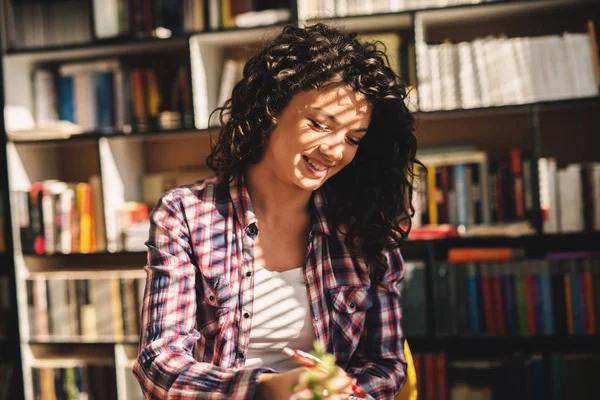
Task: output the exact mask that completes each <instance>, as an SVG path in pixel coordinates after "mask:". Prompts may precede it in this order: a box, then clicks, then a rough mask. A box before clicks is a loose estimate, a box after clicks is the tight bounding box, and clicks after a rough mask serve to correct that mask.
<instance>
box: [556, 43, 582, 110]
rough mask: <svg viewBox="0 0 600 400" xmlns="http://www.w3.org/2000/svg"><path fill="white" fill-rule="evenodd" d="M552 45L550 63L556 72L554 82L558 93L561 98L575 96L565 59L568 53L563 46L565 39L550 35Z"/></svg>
mask: <svg viewBox="0 0 600 400" xmlns="http://www.w3.org/2000/svg"><path fill="white" fill-rule="evenodd" d="M550 43H551V45H552V63H553V66H554V71H555V73H556V83H557V85H558V93H559V95H560V98H562V99H571V98H573V97H577V93H576V92H575V88H574V87H573V85H572V84H571V81H570V79H571V73H570V71H569V63H568V61H567V59H568V57H569V56H568V54H567V48H566V47H565V41H564V40H563V38H562V37H560V36H552V37H551V39H550Z"/></svg>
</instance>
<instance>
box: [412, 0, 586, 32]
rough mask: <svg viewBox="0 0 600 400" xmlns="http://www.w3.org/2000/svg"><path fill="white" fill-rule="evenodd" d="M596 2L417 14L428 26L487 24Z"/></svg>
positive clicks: (552, 0) (540, 2)
mask: <svg viewBox="0 0 600 400" xmlns="http://www.w3.org/2000/svg"><path fill="white" fill-rule="evenodd" d="M595 1H596V0H534V1H517V2H500V3H494V2H489V3H482V4H476V5H473V6H470V7H459V8H458V9H454V8H448V9H443V8H440V9H435V10H426V11H421V12H417V14H418V15H419V16H420V17H421V18H422V20H423V23H424V24H426V25H439V24H444V25H445V26H449V25H460V24H462V23H465V22H471V21H477V22H481V23H483V22H485V21H489V20H495V19H508V18H513V17H518V16H523V15H528V14H532V13H539V12H546V11H552V10H557V9H560V8H565V7H573V6H574V5H578V4H590V3H593V2H595Z"/></svg>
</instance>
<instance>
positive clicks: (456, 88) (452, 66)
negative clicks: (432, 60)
mask: <svg viewBox="0 0 600 400" xmlns="http://www.w3.org/2000/svg"><path fill="white" fill-rule="evenodd" d="M439 52H440V54H439V55H440V75H441V98H442V109H444V110H455V109H457V108H459V107H460V101H459V99H460V85H459V83H458V65H457V64H458V52H457V48H456V46H455V45H453V44H450V43H444V44H442V45H440V46H439Z"/></svg>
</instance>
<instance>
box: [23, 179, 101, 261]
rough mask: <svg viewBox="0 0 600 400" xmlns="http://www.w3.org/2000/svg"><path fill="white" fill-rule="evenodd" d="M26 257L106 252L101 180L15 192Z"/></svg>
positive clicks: (50, 183) (52, 182) (43, 184)
mask: <svg viewBox="0 0 600 400" xmlns="http://www.w3.org/2000/svg"><path fill="white" fill-rule="evenodd" d="M14 198H15V208H16V210H17V223H18V226H19V233H20V239H21V249H22V252H23V253H24V254H53V253H63V254H70V253H93V252H96V251H104V250H106V230H105V224H104V210H103V201H102V187H101V182H100V177H99V176H98V175H94V176H92V177H90V180H89V183H88V182H77V183H66V182H61V181H58V180H46V181H43V182H34V183H33V184H32V185H31V190H30V191H29V192H24V191H15V192H14Z"/></svg>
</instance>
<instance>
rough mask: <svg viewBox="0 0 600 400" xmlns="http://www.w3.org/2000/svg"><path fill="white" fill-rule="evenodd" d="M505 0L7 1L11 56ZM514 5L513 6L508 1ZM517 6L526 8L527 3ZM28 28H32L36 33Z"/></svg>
mask: <svg viewBox="0 0 600 400" xmlns="http://www.w3.org/2000/svg"><path fill="white" fill-rule="evenodd" d="M494 2H497V3H504V2H506V1H504V0H451V1H447V0H427V1H425V0H392V1H387V0H383V1H381V0H379V1H367V2H357V1H352V0H341V1H333V0H298V1H289V0H254V1H241V0H222V1H216V0H173V1H166V0H152V1H151V0H78V1H64V0H62V1H53V2H44V1H41V0H33V1H19V0H6V1H4V10H3V11H4V15H5V21H6V26H7V28H6V30H5V35H6V36H7V46H6V48H7V49H8V50H9V51H13V52H18V51H24V50H27V49H43V48H52V47H60V46H69V45H76V44H82V45H85V44H90V43H102V42H103V41H105V42H109V41H110V40H112V39H115V38H158V39H164V38H170V37H172V36H182V35H185V34H189V33H194V32H215V31H222V30H227V29H232V28H249V27H256V26H268V25H274V24H280V23H283V22H292V23H295V22H297V21H306V20H309V21H310V20H313V21H314V20H317V19H323V18H344V17H349V16H369V15H382V14H383V15H385V14H392V15H393V14H397V13H406V12H413V11H418V10H427V9H439V8H453V7H454V6H472V5H477V4H481V3H494ZM509 2H510V1H509ZM517 2H520V3H525V2H526V1H524V0H519V1H517ZM25 27H32V28H31V29H29V28H27V29H26V28H25Z"/></svg>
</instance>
